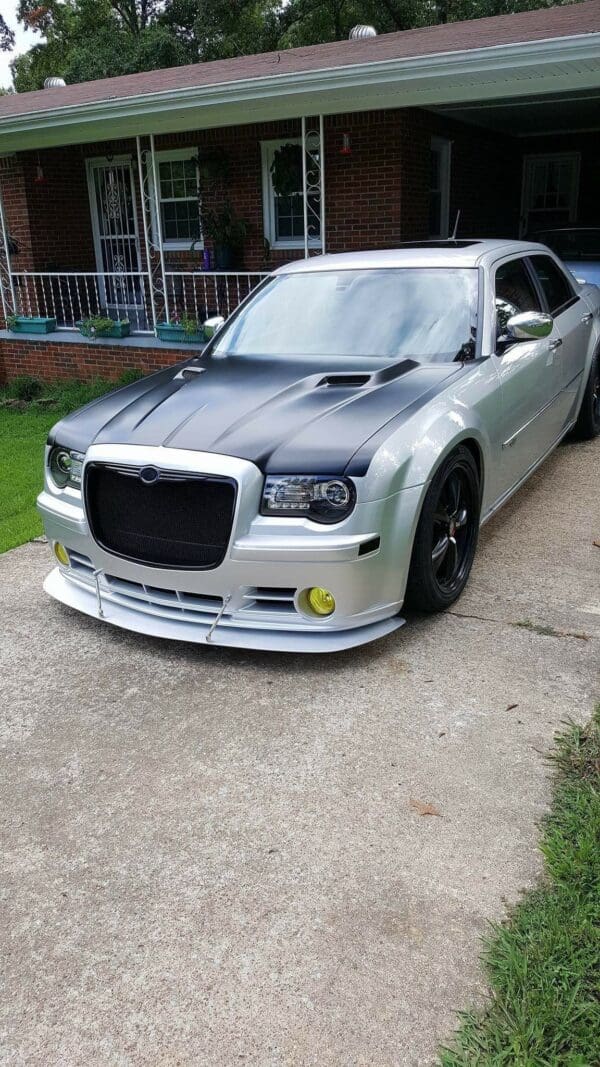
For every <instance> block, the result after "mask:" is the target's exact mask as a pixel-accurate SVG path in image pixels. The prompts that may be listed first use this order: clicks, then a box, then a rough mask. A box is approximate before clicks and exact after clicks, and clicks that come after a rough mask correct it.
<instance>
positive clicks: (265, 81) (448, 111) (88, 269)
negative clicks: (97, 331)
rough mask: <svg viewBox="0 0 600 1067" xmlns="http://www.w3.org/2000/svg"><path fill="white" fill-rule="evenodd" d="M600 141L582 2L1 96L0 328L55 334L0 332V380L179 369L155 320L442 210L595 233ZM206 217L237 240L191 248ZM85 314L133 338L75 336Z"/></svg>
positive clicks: (522, 228) (591, 37) (483, 220)
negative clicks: (213, 216)
mask: <svg viewBox="0 0 600 1067" xmlns="http://www.w3.org/2000/svg"><path fill="white" fill-rule="evenodd" d="M599 133H600V0H585V2H583V3H577V4H573V5H572V6H567V7H557V8H551V9H544V10H541V11H531V12H526V13H522V14H515V15H508V16H501V17H497V18H488V19H478V20H473V21H471V22H464V23H454V24H448V25H444V26H434V27H429V28H426V29H419V30H410V31H407V32H404V33H392V34H385V35H382V36H371V37H366V38H359V39H352V40H349V41H344V42H335V43H332V44H325V45H319V46H314V47H310V48H297V49H292V50H289V51H284V52H281V53H269V54H263V55H257V56H248V57H242V58H239V59H233V60H225V61H221V62H215V63H205V64H198V65H192V66H187V67H177V68H173V69H170V70H162V71H152V72H148V73H144V74H135V75H130V76H127V77H120V78H111V79H107V80H103V81H95V82H89V83H85V84H79V85H71V86H58V87H54V88H48V89H44V90H41V91H39V92H34V93H25V94H21V95H14V96H5V97H3V98H1V99H0V196H1V205H2V211H1V213H0V222H1V223H2V225H1V230H2V233H1V235H0V282H1V287H2V311H3V314H4V321H3V322H2V323H1V324H0V325H2V326H4V325H5V324H6V319H7V318H8V317H10V316H11V315H13V314H15V313H16V314H20V315H22V316H27V317H28V316H45V317H53V318H55V319H56V324H57V329H56V331H55V332H53V333H50V334H47V335H45V336H43V337H42V336H37V335H36V336H34V335H32V334H29V333H22V334H15V333H12V332H10V331H8V330H6V329H0V380H2V379H6V378H10V377H12V376H14V375H16V374H21V373H25V372H28V373H35V374H37V375H39V376H41V377H45V378H48V379H52V378H59V377H69V376H79V377H85V376H93V375H98V374H102V375H106V376H109V377H116V376H118V375H119V374H120V373H121V371H122V370H123V368H125V367H128V366H135V367H140V368H143V369H152V368H157V367H160V366H163V365H165V364H166V363H168V362H174V361H177V360H179V359H181V358H182V355H185V354H186V353H189V345H187V346H185V345H184V346H178V345H176V344H175V343H172V342H171V343H166V344H165V343H164V342H161V341H159V340H157V339H156V337H155V326H156V323H157V322H163V321H164V322H173V321H174V320H177V319H180V318H181V317H182V316H188V318H190V319H196V318H197V319H198V320H203V319H204V318H206V317H208V316H210V315H213V314H227V313H228V312H229V311H231V310H233V308H234V307H235V306H236V305H237V304H238V303H239V301H240V300H241V299H242V298H243V297H244V296H245V295H246V294H247V293H248V291H249V290H250V289H251V288H253V286H254V285H256V284H257V283H258V282H259V281H260V279H261V277H262V276H263V275H264V274H267V273H268V272H269V271H271V270H273V269H274V267H276V266H278V265H279V264H281V263H282V262H285V261H286V260H287V259H289V258H292V257H296V256H305V255H315V254H321V253H323V252H338V251H350V250H353V249H360V248H366V247H370V248H385V247H393V246H395V245H397V244H398V243H399V242H401V241H406V240H413V239H427V238H443V237H446V236H448V234H449V233H451V231H452V229H453V227H454V224H455V219H456V216H457V212H458V211H460V219H459V230H458V232H459V235H463V236H465V235H470V236H475V235H476V236H482V237H483V236H494V237H500V236H506V237H514V236H518V235H522V234H524V233H525V232H530V233H531V232H535V230H536V229H540V228H543V227H545V226H549V225H563V224H570V223H585V224H598V223H599V222H600V218H599V216H600V211H599V208H598V195H599V190H600V137H599ZM200 205H201V207H200ZM224 208H226V209H227V210H230V209H231V211H232V212H233V213H234V216H235V217H236V218H237V219H242V220H244V221H245V223H246V232H245V234H244V236H243V239H240V237H239V235H238V240H237V242H230V243H229V244H228V242H227V241H226V240H223V239H222V238H221V240H220V243H219V239H218V235H217V238H215V236H214V234H213V235H212V237H211V235H210V233H211V232H212V231H211V228H210V226H208V225H207V224H206V222H205V225H204V229H205V232H204V235H203V236H202V235H201V226H200V221H199V220H200V211H202V218H203V219H206V218H207V217H208V215H210V213H211V211H212V212H216V213H219V212H222V211H223V209H224ZM193 242H194V247H193V248H192V243H193ZM232 246H233V247H232ZM100 312H104V313H105V314H108V315H109V317H111V318H127V319H128V320H129V322H130V323H131V333H132V335H131V336H130V337H129V338H127V339H124V340H118V341H115V340H107V339H99V338H96V339H87V338H84V337H82V336H81V334H80V333H79V331H78V329H77V325H76V324H77V322H78V321H79V320H81V319H85V318H88V317H90V316H94V315H97V314H99V313H100Z"/></svg>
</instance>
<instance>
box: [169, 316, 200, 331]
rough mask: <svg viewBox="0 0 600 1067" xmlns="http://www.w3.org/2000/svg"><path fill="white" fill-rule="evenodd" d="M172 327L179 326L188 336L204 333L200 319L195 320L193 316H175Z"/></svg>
mask: <svg viewBox="0 0 600 1067" xmlns="http://www.w3.org/2000/svg"><path fill="white" fill-rule="evenodd" d="M171 325H172V326H179V327H180V329H182V330H183V331H184V333H186V334H188V335H191V334H193V333H201V332H202V323H201V322H200V320H199V319H195V318H194V317H193V315H187V314H186V315H174V316H173V318H172V319H171Z"/></svg>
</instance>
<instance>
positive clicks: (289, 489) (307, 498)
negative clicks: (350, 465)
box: [260, 474, 356, 523]
mask: <svg viewBox="0 0 600 1067" xmlns="http://www.w3.org/2000/svg"><path fill="white" fill-rule="evenodd" d="M355 504H356V488H355V486H354V482H352V481H351V480H350V478H343V477H339V478H335V477H332V476H331V475H330V476H326V475H313V474H280V475H274V476H269V477H268V478H266V479H265V487H264V490H263V497H262V505H261V509H260V510H261V514H262V515H286V516H288V517H290V518H307V519H312V520H313V522H325V523H331V522H341V521H342V519H345V518H347V516H348V515H349V514H350V512H351V511H352V510H353V508H354V505H355Z"/></svg>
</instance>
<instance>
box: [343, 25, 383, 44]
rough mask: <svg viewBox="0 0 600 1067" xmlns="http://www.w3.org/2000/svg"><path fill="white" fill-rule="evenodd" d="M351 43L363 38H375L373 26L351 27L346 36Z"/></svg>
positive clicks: (375, 32)
mask: <svg viewBox="0 0 600 1067" xmlns="http://www.w3.org/2000/svg"><path fill="white" fill-rule="evenodd" d="M348 37H349V39H350V40H351V41H360V40H361V39H362V38H363V37H377V30H376V29H375V27H374V26H353V27H352V29H351V30H350V33H349V34H348Z"/></svg>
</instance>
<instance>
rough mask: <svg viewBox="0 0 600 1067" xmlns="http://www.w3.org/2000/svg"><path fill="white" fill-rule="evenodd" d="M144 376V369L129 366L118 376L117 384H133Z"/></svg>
mask: <svg viewBox="0 0 600 1067" xmlns="http://www.w3.org/2000/svg"><path fill="white" fill-rule="evenodd" d="M144 377H145V375H144V372H143V370H140V369H139V368H138V367H127V369H126V370H124V371H123V373H122V374H120V375H119V377H118V378H117V385H133V383H134V382H139V381H140V379H141V378H144Z"/></svg>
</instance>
